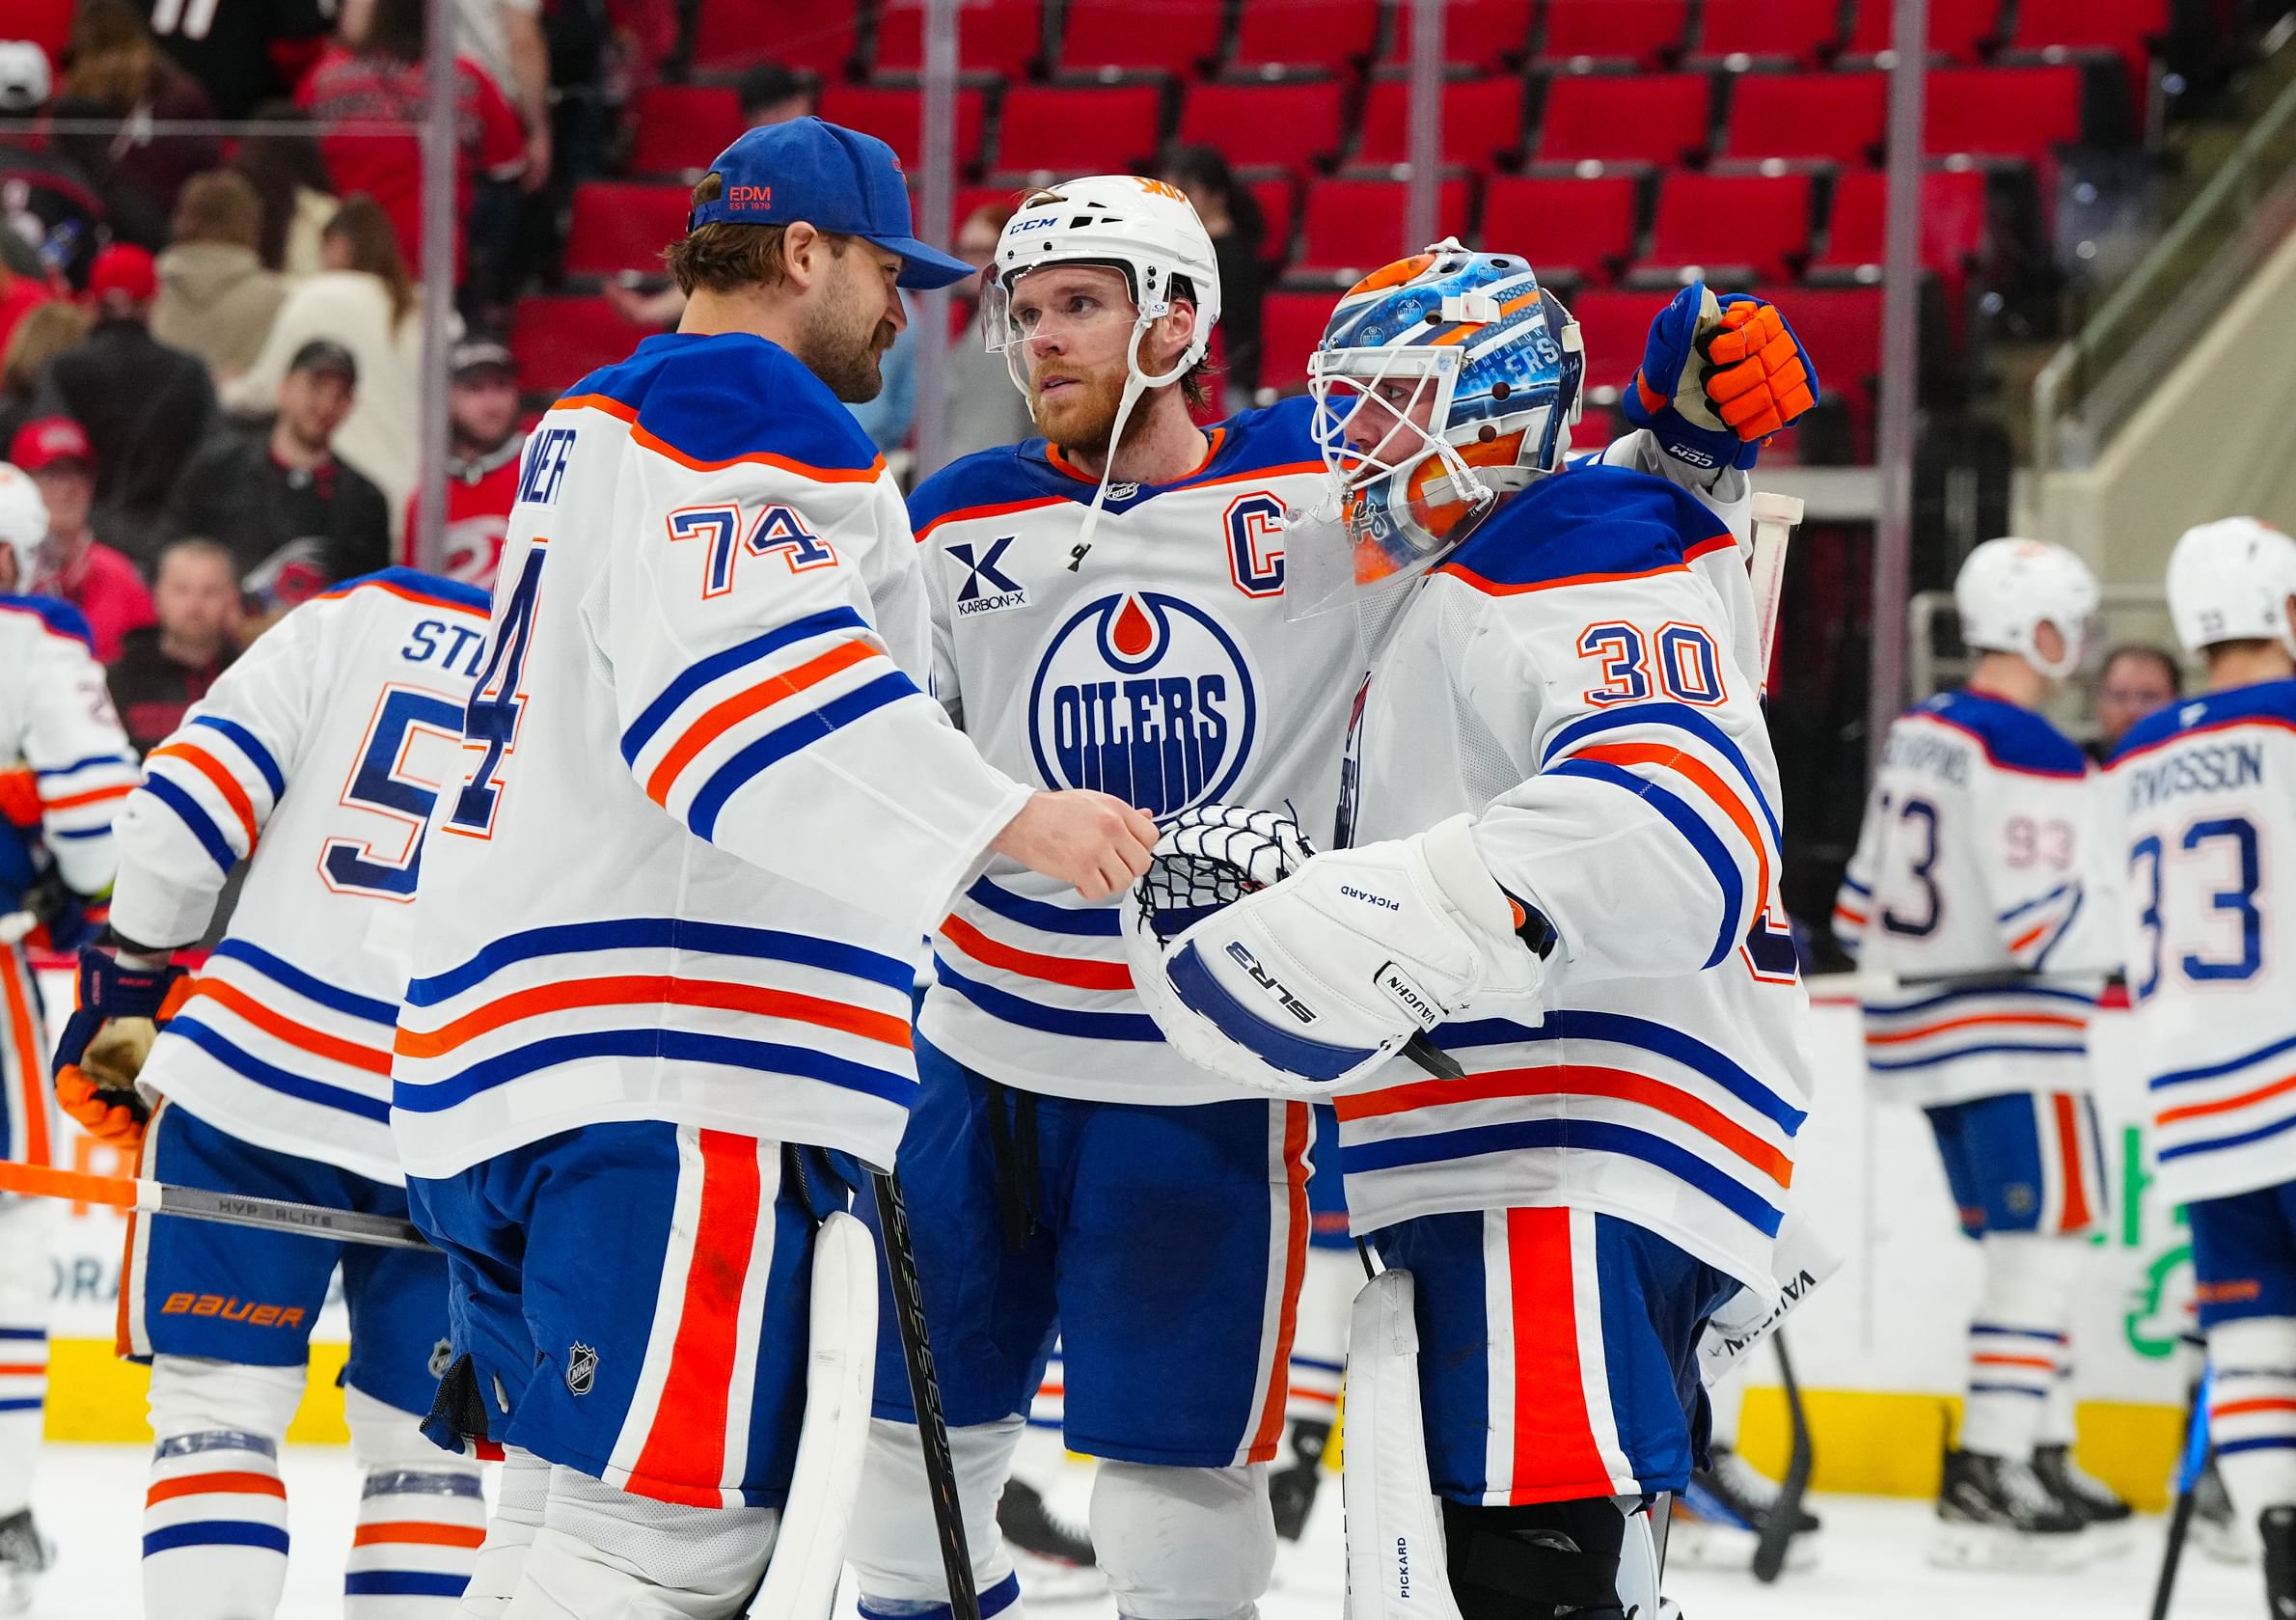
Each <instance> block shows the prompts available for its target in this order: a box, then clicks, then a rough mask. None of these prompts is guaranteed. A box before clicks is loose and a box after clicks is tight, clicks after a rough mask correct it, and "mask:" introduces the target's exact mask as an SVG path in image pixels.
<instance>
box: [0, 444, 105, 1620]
mask: <svg viewBox="0 0 2296 1620" xmlns="http://www.w3.org/2000/svg"><path fill="white" fill-rule="evenodd" d="M47 532H48V514H47V508H46V507H45V506H44V505H43V504H42V503H41V498H40V488H39V486H38V485H37V484H35V483H34V482H33V481H32V480H31V479H30V478H29V477H28V476H26V475H25V474H23V473H20V472H18V471H17V470H16V469H15V468H14V467H11V466H7V465H5V464H0V767H5V768H6V770H7V771H9V772H11V773H14V772H15V771H19V770H20V771H22V772H23V773H24V774H25V776H26V777H28V778H29V788H30V791H28V792H27V793H25V794H24V795H23V798H24V799H25V800H26V803H25V806H24V810H25V815H24V820H25V822H26V825H25V826H23V827H22V828H20V829H19V828H18V827H16V826H15V825H14V820H15V816H14V814H13V813H12V814H11V815H10V817H9V819H8V820H7V821H5V822H0V1159H8V1160H13V1161H14V1162H15V1163H17V1164H29V1165H47V1164H52V1163H54V1162H55V1158H54V1155H55V1150H56V1148H57V1145H58V1143H59V1141H60V1139H61V1138H60V1134H59V1131H58V1128H57V1119H56V1112H55V1104H54V1102H53V1100H52V1099H51V1097H50V1096H49V1093H48V1086H47V1052H46V1050H45V1042H44V1040H43V1039H42V1036H41V1005H40V991H39V988H38V986H37V985H36V984H35V983H34V982H33V977H32V969H31V965H30V964H29V963H28V962H27V961H26V960H25V958H24V949H23V941H24V937H25V935H26V933H27V932H28V931H29V930H30V928H31V927H32V926H33V925H34V924H35V923H40V924H44V925H50V926H54V927H56V930H57V934H58V936H59V941H58V943H68V940H67V939H66V938H65V936H64V930H63V927H62V924H63V923H64V921H65V920H66V919H68V918H70V917H71V916H72V915H73V914H74V913H75V912H76V911H78V910H79V909H80V908H81V906H82V903H83V902H85V903H87V904H93V903H95V902H96V900H98V899H99V898H100V897H101V896H102V895H104V894H105V893H107V892H109V891H110V889H111V883H112V864H113V852H112V837H111V827H112V813H113V811H114V810H118V809H119V807H120V801H121V800H122V799H123V797H124V796H125V795H126V793H127V791H128V789H129V788H131V787H133V786H134V785H135V781H136V774H137V773H136V764H135V754H134V752H133V751H132V750H131V749H130V748H129V747H128V744H127V738H126V737H125V735H124V734H123V733H122V731H121V729H120V722H119V719H118V717H117V716H116V715H115V714H114V713H113V711H112V703H111V699H110V698H109V697H108V696H107V695H106V693H105V691H104V682H103V666H101V665H100V664H98V663H96V653H95V650H94V647H93V645H91V641H90V637H89V632H88V626H87V624H86V622H85V621H84V620H83V619H82V618H80V616H79V614H78V613H77V612H76V611H75V610H73V609H72V608H70V607H68V606H67V605H66V604H64V603H62V602H59V601H55V600H53V599H52V598H49V597H44V596H26V595H20V594H17V592H18V591H19V590H21V588H22V587H23V585H24V584H25V583H27V582H28V581H29V580H30V579H31V577H32V568H33V561H34V558H35V557H36V556H37V555H38V553H39V551H40V546H41V541H42V540H43V539H45V538H46V536H47ZM11 809H12V811H13V809H14V807H13V805H12V807H11ZM55 1213H56V1212H55V1208H54V1206H53V1205H52V1204H51V1203H49V1202H48V1201H47V1200H46V1199H42V1198H17V1197H11V1196H10V1195H8V1194H5V1193H0V1614H9V1613H14V1612H17V1611H19V1610H21V1609H23V1608H25V1607H28V1606H30V1604H31V1602H32V1596H33V1594H32V1588H33V1583H34V1581H35V1580H36V1579H38V1577H39V1576H40V1573H41V1570H42V1569H44V1568H45V1567H46V1564H47V1559H48V1551H47V1546H46V1543H45V1542H44V1541H43V1540H42V1539H41V1535H40V1532H39V1530H38V1528H37V1527H36V1526H35V1525H34V1524H33V1521H32V1469H33V1464H34V1463H35V1462H36V1461H37V1460H38V1458H39V1455H40V1430H41V1412H42V1410H43V1408H44V1406H45V1404H46V1400H47V1382H48V1380H47V1364H48V1329H47V1322H48V1289H49V1277H48V1244H49V1239H50V1235H51V1232H52V1230H53V1222H54V1219H55Z"/></svg>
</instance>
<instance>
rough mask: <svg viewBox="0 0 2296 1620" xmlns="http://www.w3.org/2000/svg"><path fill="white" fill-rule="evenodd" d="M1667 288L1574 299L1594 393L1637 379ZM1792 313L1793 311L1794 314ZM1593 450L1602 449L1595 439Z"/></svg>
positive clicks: (1607, 394)
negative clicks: (1654, 321)
mask: <svg viewBox="0 0 2296 1620" xmlns="http://www.w3.org/2000/svg"><path fill="white" fill-rule="evenodd" d="M1672 296H1673V294H1672V293H1671V292H1666V291H1607V290H1603V291H1594V292H1582V293H1580V294H1579V295H1578V296H1577V297H1575V298H1573V299H1572V300H1570V310H1571V314H1572V316H1573V317H1574V318H1575V319H1576V320H1577V322H1578V336H1579V341H1580V342H1581V343H1584V344H1585V346H1586V357H1587V370H1586V386H1587V391H1588V393H1589V394H1590V395H1598V396H1599V397H1600V398H1610V397H1612V396H1613V395H1614V394H1615V393H1616V392H1617V391H1618V390H1619V389H1621V388H1624V387H1625V386H1626V384H1627V383H1629V382H1631V381H1632V380H1633V378H1634V368H1635V367H1637V366H1639V365H1641V364H1642V351H1643V346H1644V343H1645V342H1646V341H1647V339H1648V337H1649V335H1650V330H1651V318H1652V317H1653V316H1655V315H1656V314H1657V313H1658V312H1659V311H1660V310H1661V309H1663V308H1665V306H1666V300H1667V299H1668V298H1670V297H1672ZM1791 313H1792V312H1791V311H1789V312H1788V314H1789V315H1790V314H1791ZM1585 448H1587V449H1589V450H1593V449H1597V448H1599V447H1598V446H1597V445H1596V444H1595V443H1594V441H1593V440H1587V441H1586V442H1585Z"/></svg>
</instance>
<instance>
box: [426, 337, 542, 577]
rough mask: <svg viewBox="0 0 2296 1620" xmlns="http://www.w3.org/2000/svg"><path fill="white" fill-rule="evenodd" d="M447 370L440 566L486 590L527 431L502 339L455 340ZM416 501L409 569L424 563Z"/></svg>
mask: <svg viewBox="0 0 2296 1620" xmlns="http://www.w3.org/2000/svg"><path fill="white" fill-rule="evenodd" d="M450 369H451V374H452V376H453V379H454V386H453V389H452V390H451V392H450V394H449V395H448V419H449V422H450V425H451V434H450V437H451V444H450V446H449V449H448V453H447V533H446V545H445V547H444V554H443V556H442V557H441V559H440V562H439V571H440V572H441V573H444V574H445V575H446V576H447V577H448V578H449V579H458V580H461V581H462V582H463V583H464V584H466V585H476V586H478V587H479V588H481V589H483V590H493V589H494V576H495V572H496V570H497V569H498V568H500V567H501V565H502V561H503V540H504V537H505V536H506V535H508V534H509V532H510V508H512V507H514V506H516V505H517V504H518V458H519V455H520V454H521V453H523V452H524V451H525V449H526V432H525V429H523V428H521V427H520V426H518V371H517V365H516V362H514V361H512V360H511V358H510V351H509V350H508V349H506V348H505V347H504V346H503V345H502V344H500V343H491V342H488V341H486V340H484V339H477V338H474V339H471V340H469V341H467V342H464V343H457V344H455V345H454V353H453V357H452V360H451V368H450ZM421 507H422V503H421V502H420V501H419V500H418V501H409V502H408V503H407V506H406V535H405V550H404V552H403V556H404V558H405V561H406V563H407V564H408V566H410V567H421V566H422V565H423V560H422V558H421V557H420V555H419V554H418V552H417V549H416V547H417V540H416V534H415V520H416V517H417V516H418V514H419V512H420V510H421Z"/></svg>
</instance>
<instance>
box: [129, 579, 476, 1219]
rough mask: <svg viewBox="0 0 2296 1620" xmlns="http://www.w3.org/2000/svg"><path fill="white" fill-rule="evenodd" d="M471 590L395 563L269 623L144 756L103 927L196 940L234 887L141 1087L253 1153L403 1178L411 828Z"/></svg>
mask: <svg viewBox="0 0 2296 1620" xmlns="http://www.w3.org/2000/svg"><path fill="white" fill-rule="evenodd" d="M485 634H486V593H485V592H484V591H482V590H477V589H475V588H473V587H471V586H467V585H458V584H456V583H454V582H453V581H451V580H446V579H440V578H437V577H435V576H433V575H429V574H422V573H417V572H415V571H414V570H413V569H411V568H390V569H386V570H384V571H383V572H382V573H379V574H369V575H367V576H366V577H364V578H362V579H356V580H351V581H348V582H346V583H345V584H343V585H341V586H339V587H337V588H336V589H334V590H329V591H327V592H326V593H324V594H323V595H319V596H315V597H314V598H313V599H312V600H310V601H309V602H306V603H304V604H303V605H302V606H301V607H299V608H297V609H296V610H295V611H294V612H292V613H290V614H288V615H287V617H286V618H283V619H281V620H280V621H279V622H278V623H277V624H276V625H274V626H272V627H271V628H270V629H269V630H267V631H265V632H264V633H263V635H262V637H261V638H260V640H259V641H257V642H256V644H255V645H253V646H251V647H249V648H248V649H247V651H246V652H245V653H243V654H242V655H241V656H240V658H239V660H238V662H236V663H234V664H233V665H232V667H231V669H229V670H228V671H226V672H225V673H224V674H223V676H222V678H220V679H219V680H217V681H216V683H215V684H214V685H213V686H212V687H210V688H209V689H208V691H207V695H206V696H205V697H204V698H202V699H201V700H199V701H198V702H197V703H195V704H193V705H192V707H191V710H190V712H189V713H187V714H186V715H185V716H184V719H183V724H182V725H181V726H179V727H178V728H176V730H175V731H174V733H173V734H171V735H170V736H169V737H168V739H167V740H166V741H165V742H163V743H161V744H160V745H159V746H158V747H157V748H155V749H153V750H152V751H151V753H150V757H149V758H147V759H146V760H145V769H146V771H147V773H148V774H147V776H146V778H145V781H144V784H143V786H142V787H140V788H138V789H137V790H136V791H135V792H134V793H132V794H130V795H129V796H128V799H127V802H126V804H125V805H124V806H123V808H122V810H121V812H120V821H119V842H120V880H119V887H118V889H117V891H116V892H115V893H114V896H113V901H112V926H113V928H114V929H115V930H116V931H117V932H118V933H119V935H120V936H121V938H123V939H124V940H129V941H133V942H135V943H137V944H140V945H150V946H169V947H174V946H179V945H185V944H188V943H190V942H191V941H194V940H197V939H198V938H199V937H200V936H201V935H202V934H204V933H205V932H206V929H207V926H208V924H209V922H210V921H211V920H213V916H214V911H215V902H216V898H217V896H219V895H220V894H221V893H222V892H223V887H224V883H225V881H226V880H227V879H228V878H229V877H230V876H231V874H232V868H234V867H235V866H237V865H238V864H239V863H240V862H242V861H245V862H247V863H248V866H247V882H246V885H245V887H244V888H243V889H242V890H241V892H240V895H239V902H238V905H237V907H236V908H235V909H234V910H233V911H232V921H231V927H230V929H229V931H228V932H227V933H226V935H225V936H224V939H223V942H222V943H221V944H220V945H218V946H217V947H215V950H214V951H213V953H212V954H211V955H209V956H208V958H207V961H206V963H205V966H204V967H202V968H201V970H200V973H199V976H198V977H197V978H196V979H195V980H194V981H193V983H192V987H191V995H190V998H189V999H188V1000H187V1001H186V1002H184V1004H183V1006H182V1008H181V1009H180V1010H179V1011H178V1014H177V1015H176V1017H175V1018H174V1019H173V1020H171V1021H170V1022H169V1023H168V1025H167V1027H166V1028H165V1029H164V1030H162V1031H161V1032H160V1036H159V1039H158V1040H157V1041H156V1042H154V1043H153V1045H152V1048H151V1056H150V1059H149V1060H148V1061H147V1062H146V1063H145V1065H144V1070H143V1074H142V1077H141V1078H142V1080H143V1082H144V1083H145V1084H146V1085H149V1086H150V1088H151V1089H152V1090H154V1091H156V1092H159V1093H160V1094H162V1095H164V1096H167V1097H171V1098H173V1099H175V1100H176V1101H177V1102H178V1103H180V1104H182V1105H183V1106H184V1107H186V1108H188V1109H190V1110H191V1111H192V1112H194V1113H196V1114H198V1115H199V1116H200V1117H201V1118H202V1119H205V1120H206V1121H207V1122H208V1123H210V1124H212V1125H215V1126H218V1127H220V1128H221V1129H223V1130H226V1131H229V1132H231V1133H232V1135H233V1136H235V1137H238V1138H240V1139H243V1140H246V1141H251V1142H253V1143H255V1144H256V1145H257V1146H259V1147H267V1148H271V1149H273V1150H274V1151H277V1152H281V1153H292V1154H296V1155H298V1156H300V1157H302V1158H306V1159H317V1160H320V1161H323V1162H324V1163H326V1164H330V1165H339V1166H341V1167H343V1168H344V1169H348V1170H354V1171H356V1172H358V1173H359V1174H361V1175H364V1176H368V1177H370V1178H372V1179H373V1180H376V1181H384V1182H392V1183H396V1182H398V1181H399V1180H400V1179H401V1177H400V1175H399V1170H398V1160H397V1155H396V1152H395V1151H394V1150H393V1148H392V1145H391V1040H392V1035H393V1032H394V1030H396V1025H397V1021H398V997H399V993H400V991H401V990H403V989H404V988H405V985H406V976H407V959H408V953H409V951H410V950H411V949H412V947H413V944H414V929H413V919H412V917H411V915H410V914H411V910H412V906H413V901H414V897H415V879H416V875H417V873H418V871H419V870H420V867H421V864H422V860H423V850H424V842H425V837H424V830H425V826H426V824H427V822H428V819H429V815H430V810H431V806H432V803H433V801H434V800H435V799H436V798H437V796H438V789H439V787H440V785H441V784H442V783H445V782H447V781H448V780H449V779H450V778H451V776H452V775H453V773H454V768H455V766H456V765H457V764H458V763H459V761H460V758H461V753H462V703H463V699H464V697H465V696H466V695H467V694H468V693H469V691H470V683H471V679H472V677H473V676H474V675H475V674H476V673H477V672H478V654H479V649H480V647H481V646H482V645H483V644H484V640H485Z"/></svg>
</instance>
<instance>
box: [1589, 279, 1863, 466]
mask: <svg viewBox="0 0 2296 1620" xmlns="http://www.w3.org/2000/svg"><path fill="white" fill-rule="evenodd" d="M1817 402H1818V369H1817V368H1816V367H1815V366H1814V365H1812V364H1811V361H1810V356H1809V352H1808V351H1807V350H1805V349H1804V348H1803V347H1802V344H1801V340H1800V339H1799V338H1797V337H1795V336H1794V334H1793V328H1791V327H1790V326H1789V325H1787V324H1786V317H1785V316H1783V315H1781V314H1780V313H1779V311H1778V308H1777V306H1776V305H1774V304H1772V303H1770V302H1769V301H1768V300H1766V299H1763V298H1756V297H1753V296H1752V295H1750V294H1748V293H1743V292H1725V293H1721V294H1718V295H1717V294H1715V293H1713V292H1709V291H1708V289H1707V286H1706V284H1705V283H1704V282H1692V283H1691V284H1690V285H1689V286H1688V287H1685V288H1682V290H1681V291H1680V292H1678V293H1676V294H1675V296H1674V299H1673V301H1672V302H1670V303H1669V304H1668V305H1667V306H1666V308H1664V309H1663V310H1661V311H1659V312H1658V318H1657V319H1655V320H1654V321H1653V322H1651V335H1650V341H1649V343H1647V344H1646V345H1645V346H1644V348H1643V351H1642V366H1641V369H1640V370H1638V371H1636V372H1635V373H1634V381H1633V383H1632V385H1631V386H1630V387H1628V388H1627V389H1626V393H1625V394H1624V395H1623V396H1622V397H1621V398H1620V401H1619V404H1620V408H1621V409H1622V410H1623V411H1625V412H1626V420H1627V421H1628V422H1630V423H1632V424H1633V425H1634V426H1637V427H1647V428H1649V429H1650V430H1651V432H1652V434H1653V436H1654V437H1655V438H1656V439H1657V441H1658V448H1659V449H1661V450H1663V451H1664V452H1665V453H1667V454H1669V455H1671V456H1673V457H1675V459H1677V460H1678V461H1683V462H1687V463H1688V464H1689V465H1691V466H1693V467H1699V468H1704V469H1712V470H1717V471H1718V470H1720V469H1722V468H1725V467H1744V468H1751V467H1752V466H1753V465H1754V463H1755V460H1756V458H1757V457H1758V456H1760V454H1761V453H1762V441H1763V440H1764V439H1766V438H1768V437H1769V435H1771V434H1772V433H1775V432H1777V431H1778V430H1779V429H1780V428H1782V427H1786V426H1790V425H1791V423H1792V422H1793V421H1794V419H1795V418H1796V417H1798V416H1800V415H1801V414H1802V413H1803V412H1804V411H1806V410H1808V409H1809V408H1810V407H1811V406H1812V405H1814V404H1816V403H1817Z"/></svg>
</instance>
